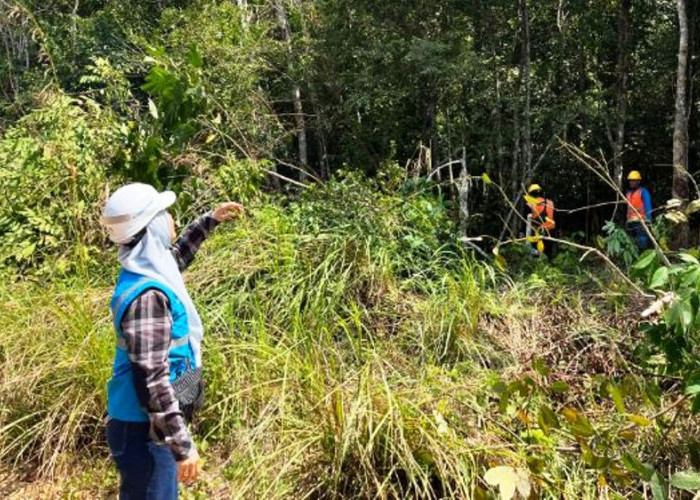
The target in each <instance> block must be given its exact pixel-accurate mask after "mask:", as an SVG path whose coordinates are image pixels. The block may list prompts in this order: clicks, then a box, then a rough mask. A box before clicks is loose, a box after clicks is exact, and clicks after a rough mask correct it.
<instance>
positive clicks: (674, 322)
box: [664, 300, 693, 332]
mask: <svg viewBox="0 0 700 500" xmlns="http://www.w3.org/2000/svg"><path fill="white" fill-rule="evenodd" d="M664 321H666V324H667V325H668V326H669V328H671V329H672V330H674V331H676V332H686V331H688V327H689V326H690V324H691V323H692V322H693V310H692V308H691V307H690V304H689V303H688V302H686V301H684V300H679V301H677V302H675V303H674V304H673V305H672V306H671V307H669V309H668V310H667V311H666V314H664Z"/></svg>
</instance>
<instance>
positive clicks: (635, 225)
mask: <svg viewBox="0 0 700 500" xmlns="http://www.w3.org/2000/svg"><path fill="white" fill-rule="evenodd" d="M647 224H648V223H647ZM627 233H628V234H629V235H630V236H631V237H632V239H633V240H634V242H635V243H636V244H637V248H638V249H639V251H640V252H642V251H644V250H646V249H647V248H649V245H650V243H651V241H650V240H649V235H648V234H647V232H646V231H645V230H644V226H642V223H641V222H639V221H630V222H628V223H627Z"/></svg>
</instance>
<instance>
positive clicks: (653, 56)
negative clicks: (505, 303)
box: [0, 0, 700, 234]
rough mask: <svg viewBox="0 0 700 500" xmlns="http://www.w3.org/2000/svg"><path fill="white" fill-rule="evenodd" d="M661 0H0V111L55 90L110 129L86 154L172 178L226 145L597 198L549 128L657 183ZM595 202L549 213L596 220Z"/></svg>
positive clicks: (158, 179) (666, 159)
mask: <svg viewBox="0 0 700 500" xmlns="http://www.w3.org/2000/svg"><path fill="white" fill-rule="evenodd" d="M676 4H677V2H675V1H670V0H667V1H650V0H635V1H632V0H626V1H625V0H620V1H597V0H588V1H578V0H577V1H571V0H568V1H567V0H556V1H555V0H553V1H545V2H526V1H524V0H522V1H501V0H494V1H488V2H486V1H480V2H474V1H464V0H463V1H442V0H441V1H437V2H435V1H430V2H427V1H426V2H412V1H411V2H408V1H406V2H403V1H402V2H383V3H382V2H380V3H378V2H373V1H362V0H360V1H335V2H331V1H292V2H286V1H283V0H280V1H274V2H255V1H246V0H239V1H236V2H233V1H229V2H169V1H150V2H129V1H126V2H110V1H105V2H99V1H80V0H76V1H72V0H71V1H66V2H60V1H51V2H19V1H14V0H4V1H3V3H2V9H3V14H4V16H3V20H2V24H0V30H1V36H2V40H3V47H4V64H3V65H2V67H0V72H1V73H0V77H1V78H0V82H1V85H0V90H1V95H2V99H1V100H0V129H2V130H5V131H7V130H8V129H10V128H12V126H13V124H14V123H15V122H16V121H17V120H18V119H20V118H22V117H27V116H30V115H31V114H32V113H40V112H41V111H40V110H42V109H45V108H46V107H49V106H51V105H53V104H54V103H55V102H56V100H57V99H60V97H59V96H60V95H64V96H70V97H73V98H79V99H83V100H86V99H87V100H90V102H93V103H94V104H95V105H96V106H98V107H99V108H100V109H101V110H102V111H104V116H103V118H102V123H101V124H100V126H101V127H103V128H105V129H107V128H109V127H112V128H114V130H116V132H115V133H116V134H117V135H118V136H119V140H120V142H121V144H120V147H119V148H116V149H115V151H114V152H112V153H110V154H109V155H108V157H107V158H103V159H101V164H102V165H103V166H104V167H105V168H109V169H111V170H112V171H114V172H116V173H118V174H120V175H123V176H124V178H128V179H136V180H145V181H149V182H154V183H156V184H158V185H160V186H166V185H167V186H171V187H173V186H174V187H175V188H176V189H178V190H179V189H180V185H181V184H182V183H183V182H186V180H187V179H189V178H191V177H196V176H198V175H201V174H202V172H203V171H205V170H206V171H216V170H217V169H218V168H219V167H220V166H221V165H223V164H226V163H227V162H229V161H238V160H246V161H252V162H263V163H265V165H266V167H265V168H267V169H274V170H275V171H277V172H279V173H280V174H281V175H284V176H285V177H290V178H292V179H296V180H298V179H302V180H304V179H305V178H307V173H308V177H309V178H311V179H324V178H328V177H329V176H330V175H332V174H333V173H334V172H336V171H338V170H339V169H350V170H360V171H363V172H366V173H369V174H371V175H374V174H376V173H378V172H380V171H381V170H382V168H384V166H385V165H387V162H397V163H398V164H399V165H401V166H406V168H408V169H409V170H410V171H411V172H412V173H413V174H415V175H427V174H428V172H430V171H431V170H432V169H434V168H436V167H438V166H440V165H442V164H444V163H445V162H449V161H452V160H459V159H462V158H463V159H464V162H465V164H466V166H467V169H468V172H469V173H470V174H471V175H476V176H478V175H481V174H482V173H484V172H486V173H488V174H489V175H490V176H491V177H492V178H493V179H497V180H498V182H499V184H501V185H502V186H503V187H504V188H505V189H506V192H507V193H508V195H509V196H510V197H511V198H513V199H515V198H516V197H517V195H518V193H520V192H521V191H522V188H523V186H524V184H527V183H529V182H530V181H533V180H537V181H538V182H540V183H542V184H544V185H545V186H546V187H545V190H546V193H547V195H548V196H550V197H552V198H554V199H556V200H557V201H558V203H559V205H560V206H562V207H565V208H575V207H580V206H584V205H593V204H596V203H598V202H604V201H610V200H614V194H613V193H611V192H610V190H609V189H608V188H607V187H605V186H604V185H602V184H601V183H600V182H599V180H598V179H597V178H596V176H595V175H593V174H591V172H589V171H587V170H586V168H584V167H582V165H581V164H580V163H579V162H578V161H577V160H576V159H575V158H573V157H572V155H571V154H569V153H568V152H567V151H565V150H563V149H562V148H561V143H562V141H563V142H566V143H571V144H573V145H576V146H577V147H580V148H581V149H583V150H584V151H586V152H588V153H590V154H591V155H594V156H596V157H601V158H605V159H607V161H608V162H609V168H610V170H611V174H612V173H614V174H615V175H616V176H617V177H619V176H620V175H621V174H620V172H623V171H624V172H627V171H628V170H630V169H636V170H641V171H642V172H643V173H644V177H645V181H646V184H647V186H648V187H649V188H650V189H651V191H652V193H653V197H654V200H655V202H656V204H662V203H664V202H665V200H667V199H669V198H670V197H671V195H672V193H671V184H672V183H671V180H672V177H673V140H672V139H673V131H674V116H675V100H676V80H677V66H678V53H679V50H678V49H679V28H678V12H677V5H676ZM686 10H687V19H688V25H689V28H690V29H689V33H690V36H689V41H690V46H691V50H690V54H691V57H690V60H689V64H688V65H687V69H686V71H687V74H688V77H689V78H688V79H687V82H686V85H687V89H688V90H689V91H690V92H689V94H688V96H689V99H687V100H686V101H687V102H686V104H685V111H686V116H687V117H689V119H688V120H687V124H688V137H689V139H690V140H689V141H688V144H687V146H688V154H687V158H688V159H687V163H688V165H687V166H688V168H689V170H690V172H691V173H693V172H695V171H696V170H697V163H698V148H697V141H696V137H697V130H698V113H697V112H695V111H696V108H697V100H696V99H695V95H694V94H693V92H692V89H693V88H694V85H693V84H694V82H695V81H696V80H697V75H696V73H697V72H696V71H695V70H694V65H693V61H694V59H693V57H692V45H693V42H694V40H695V38H696V33H697V32H698V26H700V20H699V18H700V16H698V13H697V10H698V7H697V3H696V2H689V3H688V5H687V6H686ZM82 102H83V103H84V102H85V101H82ZM76 105H77V103H76ZM82 106H83V107H86V106H87V105H86V104H82ZM90 114H92V113H90ZM454 170H455V175H458V173H459V172H457V171H456V170H457V169H456V168H454ZM613 171H614V172H613ZM441 174H444V175H441ZM439 175H441V177H442V179H443V180H444V178H446V177H447V170H446V169H445V170H442V171H441V172H440V173H439ZM270 181H271V182H272V183H273V184H274V185H275V186H279V181H280V179H279V178H275V177H273V178H271V179H270ZM470 204H471V205H472V207H471V208H472V210H470V213H471V214H473V217H472V219H471V220H470V226H471V230H472V231H473V232H475V233H479V232H484V231H485V232H491V233H496V234H497V233H498V232H500V229H501V226H502V222H501V221H500V220H499V219H498V218H493V217H490V215H491V214H493V213H496V214H498V215H499V216H501V217H505V216H507V213H508V210H509V207H508V206H507V204H505V203H504V202H503V200H502V199H501V198H500V197H494V196H488V195H487V196H486V198H484V196H482V195H479V194H477V195H475V196H472V197H471V200H470ZM603 210H605V209H603ZM588 215H589V216H590V214H588ZM484 216H485V217H484ZM609 216H610V213H609V210H607V211H603V212H601V213H600V214H599V217H598V216H596V218H595V219H596V222H595V223H593V222H591V221H590V220H588V221H586V220H584V217H583V216H581V217H575V218H573V219H572V220H571V221H568V220H567V221H566V222H567V223H566V224H565V225H564V226H565V227H567V226H568V227H567V229H568V230H569V232H573V231H584V230H588V229H591V230H592V231H593V232H599V231H600V227H601V226H602V223H603V221H604V219H605V218H608V217H609ZM588 218H589V219H590V217H588ZM589 225H594V226H595V227H590V228H589V227H587V226H589Z"/></svg>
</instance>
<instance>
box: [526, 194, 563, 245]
mask: <svg viewBox="0 0 700 500" xmlns="http://www.w3.org/2000/svg"><path fill="white" fill-rule="evenodd" d="M527 194H528V196H527V197H526V198H525V199H526V201H527V212H528V213H526V218H527V222H528V236H534V237H537V236H540V237H541V236H544V237H553V236H554V231H555V230H556V227H557V225H556V222H555V221H554V202H552V200H550V199H548V198H545V197H544V195H543V194H542V186H540V185H539V184H531V185H530V186H529V187H528V188H527ZM538 243H539V245H538ZM533 248H535V249H537V253H540V252H541V253H544V254H545V255H546V256H547V257H548V258H550V259H551V258H552V257H553V254H554V243H553V242H552V241H547V240H539V241H538V242H535V243H533Z"/></svg>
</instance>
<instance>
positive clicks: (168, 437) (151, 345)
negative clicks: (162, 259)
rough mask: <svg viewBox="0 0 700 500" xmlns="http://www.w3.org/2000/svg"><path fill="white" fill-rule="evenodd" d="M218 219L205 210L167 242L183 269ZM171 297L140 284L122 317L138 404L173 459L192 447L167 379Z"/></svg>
mask: <svg viewBox="0 0 700 500" xmlns="http://www.w3.org/2000/svg"><path fill="white" fill-rule="evenodd" d="M217 224H218V222H217V221H216V220H215V219H214V218H213V217H212V215H211V213H207V214H205V215H203V216H201V217H200V218H199V219H197V220H196V221H195V222H193V223H192V224H190V225H189V226H188V227H187V228H186V229H185V231H184V232H183V233H182V235H181V236H180V238H178V240H177V241H176V242H175V244H174V245H173V246H172V248H171V252H172V254H173V257H175V260H176V262H177V264H178V267H179V268H180V271H183V270H184V269H185V268H187V266H189V265H190V263H191V262H192V260H193V259H194V255H195V253H197V250H199V247H200V245H201V244H202V242H203V241H204V240H205V239H206V238H207V237H208V236H209V234H210V233H211V231H212V230H213V229H214V228H215V227H216V225H217ZM172 324H173V320H172V315H171V312H170V303H169V301H168V298H167V297H166V295H165V294H164V293H163V292H161V291H160V290H155V289H148V290H144V292H142V293H141V294H140V295H139V296H137V297H136V299H134V301H133V302H132V303H131V304H130V305H129V307H128V308H127V310H126V312H125V314H124V317H123V318H122V321H121V328H122V332H123V334H124V336H125V337H126V340H127V342H126V345H127V346H128V349H129V358H130V359H131V364H132V371H133V379H134V386H135V387H136V394H137V396H138V398H139V402H140V404H141V406H142V407H143V408H144V409H145V410H146V411H147V412H148V416H149V420H150V423H151V437H152V439H154V441H156V442H159V443H165V444H166V445H167V446H168V447H169V448H170V450H171V451H172V452H173V455H174V456H175V459H176V460H178V461H179V460H183V459H185V458H187V456H189V454H190V453H191V452H192V450H193V449H194V442H193V441H192V437H191V436H190V433H189V431H188V429H187V423H186V422H185V419H184V417H183V415H182V412H181V411H180V407H179V404H178V401H177V399H176V398H175V391H174V390H173V386H172V384H171V383H170V363H169V360H168V350H169V348H170V332H171V328H172Z"/></svg>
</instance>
